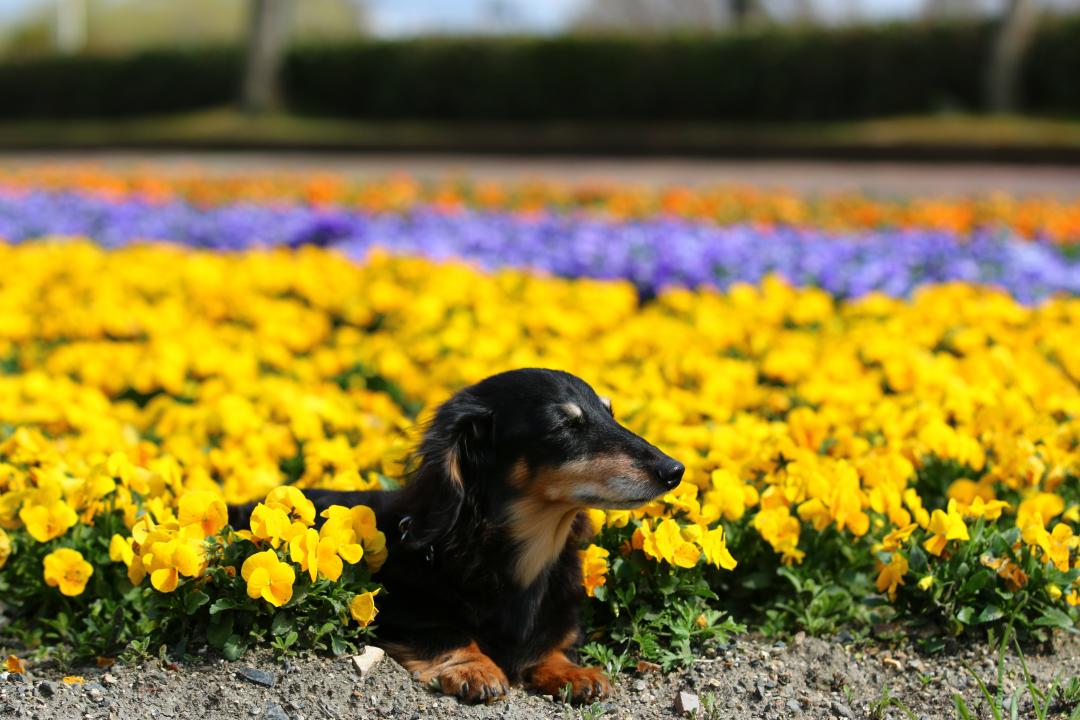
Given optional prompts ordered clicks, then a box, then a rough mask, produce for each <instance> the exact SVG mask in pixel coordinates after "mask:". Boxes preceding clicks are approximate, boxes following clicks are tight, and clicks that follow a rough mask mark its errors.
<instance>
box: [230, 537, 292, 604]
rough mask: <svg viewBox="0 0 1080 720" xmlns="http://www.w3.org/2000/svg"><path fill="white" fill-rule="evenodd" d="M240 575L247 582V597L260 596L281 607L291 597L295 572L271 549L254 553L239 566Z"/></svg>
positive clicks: (257, 597)
mask: <svg viewBox="0 0 1080 720" xmlns="http://www.w3.org/2000/svg"><path fill="white" fill-rule="evenodd" d="M240 576H241V577H242V578H244V580H245V581H246V582H247V594H248V597H250V598H252V599H253V600H257V599H259V598H262V599H263V600H265V601H266V602H268V603H270V604H271V605H273V606H274V607H281V606H282V605H284V604H285V603H287V602H289V600H291V599H292V595H293V583H294V582H296V572H295V571H294V570H293V569H292V566H290V565H289V564H288V563H283V562H281V561H280V560H279V559H278V556H277V553H275V552H274V551H273V550H264V551H263V552H258V553H255V554H254V555H251V556H250V557H248V558H247V559H246V560H244V564H243V565H242V566H241V568H240Z"/></svg>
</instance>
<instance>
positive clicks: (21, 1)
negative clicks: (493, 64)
mask: <svg viewBox="0 0 1080 720" xmlns="http://www.w3.org/2000/svg"><path fill="white" fill-rule="evenodd" d="M55 1H56V0H0V23H3V22H9V21H11V20H13V19H16V18H18V17H19V16H20V15H23V14H24V13H26V12H28V11H31V10H34V9H38V8H42V7H47V6H49V5H51V4H53V3H54V2H55ZM180 1H182V0H180ZM672 1H673V2H678V0H672ZM584 2H585V0H540V1H539V2H538V1H537V0H368V4H369V7H370V10H371V19H372V24H373V26H374V27H373V30H374V31H375V32H376V33H378V34H380V35H408V34H414V33H422V32H424V31H428V30H441V31H444V32H445V31H468V30H476V29H480V28H481V22H482V19H483V18H486V17H489V16H490V11H491V8H492V6H493V5H495V4H501V5H503V6H504V7H506V8H508V12H507V15H508V17H509V18H512V19H513V25H514V27H516V28H519V27H522V26H524V27H528V28H531V29H534V30H536V31H539V32H545V31H547V32H550V31H554V30H557V29H558V28H559V27H560V26H561V25H562V24H564V23H565V22H566V21H567V20H568V19H569V18H571V17H573V16H574V15H575V14H576V12H577V10H578V9H579V8H580V7H581V5H582V4H583V3H584ZM924 2H925V0H815V2H814V5H815V6H816V7H819V8H822V10H823V11H825V12H830V13H844V12H845V11H848V10H849V9H851V8H855V9H856V10H857V11H858V13H859V14H860V15H861V16H862V17H864V18H867V19H873V18H888V17H898V16H903V15H906V14H911V13H914V12H917V11H918V9H919V8H921V7H922V6H923V3H924Z"/></svg>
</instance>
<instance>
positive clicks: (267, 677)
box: [236, 667, 277, 687]
mask: <svg viewBox="0 0 1080 720" xmlns="http://www.w3.org/2000/svg"><path fill="white" fill-rule="evenodd" d="M236 674H237V676H238V677H242V678H244V679H245V680H247V681H248V682H253V683H255V684H256V685H262V686H263V687H274V683H275V682H276V680H277V678H275V677H274V673H272V672H269V671H267V670H259V669H257V668H252V667H242V668H240V669H238V670H237V671H236Z"/></svg>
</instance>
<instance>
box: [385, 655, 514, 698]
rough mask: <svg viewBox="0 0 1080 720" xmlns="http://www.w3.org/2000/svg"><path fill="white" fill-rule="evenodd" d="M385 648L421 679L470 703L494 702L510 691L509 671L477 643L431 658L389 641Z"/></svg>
mask: <svg viewBox="0 0 1080 720" xmlns="http://www.w3.org/2000/svg"><path fill="white" fill-rule="evenodd" d="M384 647H385V648H386V651H387V652H388V653H390V656H391V657H393V658H394V659H395V660H397V661H398V662H399V663H401V665H403V666H404V667H405V669H406V670H408V671H409V672H411V673H413V674H414V676H415V677H417V678H418V679H419V680H420V682H422V683H425V684H437V686H438V688H439V689H440V690H442V691H443V692H444V693H446V694H447V695H456V696H457V697H459V698H461V699H462V700H464V701H466V702H471V703H476V702H491V701H492V700H498V699H499V698H501V697H503V696H504V695H506V693H507V692H508V691H509V690H510V681H509V680H507V678H506V673H504V672H503V671H502V669H500V668H499V666H498V665H496V664H495V662H494V661H493V660H492V659H491V658H489V657H488V656H487V655H485V654H484V653H483V651H482V650H480V647H479V646H478V645H477V644H476V643H475V642H470V643H468V644H467V645H464V646H462V647H457V648H454V649H452V650H446V651H444V652H440V653H437V654H435V655H433V656H431V657H421V656H418V654H417V652H418V651H417V650H416V649H415V648H412V647H409V646H407V645H400V644H396V643H388V644H386V645H385V646H384Z"/></svg>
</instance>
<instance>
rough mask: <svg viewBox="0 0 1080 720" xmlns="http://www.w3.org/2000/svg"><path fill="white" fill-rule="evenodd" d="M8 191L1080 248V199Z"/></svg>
mask: <svg viewBox="0 0 1080 720" xmlns="http://www.w3.org/2000/svg"><path fill="white" fill-rule="evenodd" d="M0 188H4V189H5V191H6V192H9V193H10V192H12V191H18V192H28V191H34V190H51V191H64V192H71V191H75V192H80V193H85V194H91V195H95V196H97V197H99V198H107V199H111V200H114V201H121V200H124V199H132V198H141V199H144V200H149V201H152V202H166V201H172V200H185V201H188V202H190V203H192V204H194V205H196V206H200V207H206V206H217V205H226V204H231V203H257V204H273V205H282V204H299V205H313V206H316V207H336V208H344V209H352V210H360V211H364V212H368V213H384V212H395V213H399V212H406V211H409V210H413V209H417V208H425V207H431V208H435V209H438V210H441V211H445V212H455V211H461V210H466V209H472V210H478V211H493V212H511V213H517V214H532V213H538V212H539V213H546V212H555V213H560V214H574V213H581V212H584V213H586V214H588V215H590V216H594V217H599V218H606V219H609V220H616V221H625V220H641V219H648V218H656V217H663V218H669V219H682V220H690V221H694V222H704V223H710V224H716V225H721V226H724V225H741V224H748V225H758V226H760V225H764V226H792V227H803V228H816V229H821V230H828V231H831V232H837V233H848V232H860V231H866V230H890V229H910V230H927V231H942V232H947V233H952V234H957V235H961V236H962V235H968V234H971V233H974V232H978V231H992V232H1000V231H1005V232H1008V233H1009V234H1012V235H1015V236H1017V237H1021V238H1029V239H1036V240H1044V241H1049V242H1052V243H1055V244H1061V245H1072V244H1074V243H1076V242H1077V241H1080V198H1071V199H1065V198H1060V197H1037V196H1035V197H1023V198H1018V197H1010V196H1008V195H1004V194H1000V193H999V194H987V195H981V196H969V197H965V196H958V197H939V196H927V197H916V198H911V199H899V198H888V197H871V196H866V195H861V194H858V193H852V192H848V193H831V194H830V193H825V194H819V195H812V196H804V195H799V194H797V193H793V192H789V191H784V190H760V189H756V188H752V187H739V186H734V187H733V186H719V187H666V188H659V189H656V188H650V187H641V186H632V185H626V184H618V183H597V182H593V183H586V184H577V185H571V184H563V183H555V182H546V181H539V180H534V181H526V182H517V183H499V182H490V181H487V182H485V181H470V180H469V179H467V178H452V179H446V180H442V181H439V182H421V181H419V180H417V179H414V178H410V177H408V176H403V175H399V176H395V177H392V178H380V179H375V180H364V181H361V180H353V179H349V178H346V177H344V176H341V175H335V174H330V173H319V174H302V173H294V174H277V175H274V174H265V173H260V174H255V175H235V174H229V175H215V174H212V173H205V172H193V171H182V170H181V171H174V172H172V173H170V174H168V175H165V174H161V173H157V172H153V171H143V172H125V173H115V172H109V171H105V170H101V169H99V168H96V167H94V166H74V167H73V166H68V165H62V166H57V167H33V168H29V169H23V170H4V169H0Z"/></svg>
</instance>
